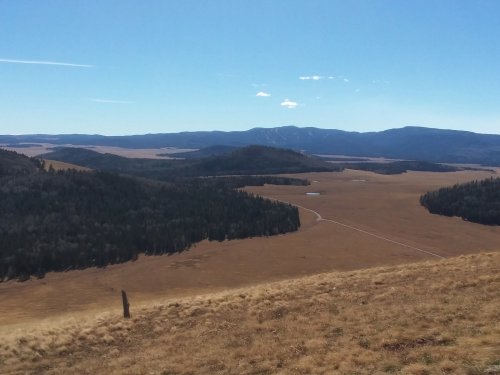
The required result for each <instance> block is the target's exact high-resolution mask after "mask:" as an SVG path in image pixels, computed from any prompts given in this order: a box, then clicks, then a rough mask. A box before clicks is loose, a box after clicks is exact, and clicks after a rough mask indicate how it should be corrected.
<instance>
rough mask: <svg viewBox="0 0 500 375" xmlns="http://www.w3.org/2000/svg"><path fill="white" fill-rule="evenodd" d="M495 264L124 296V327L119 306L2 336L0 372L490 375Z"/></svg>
mask: <svg viewBox="0 0 500 375" xmlns="http://www.w3.org/2000/svg"><path fill="white" fill-rule="evenodd" d="M499 266H500V253H490V254H479V255H472V256H461V257H458V258H450V259H446V260H441V261H433V262H421V263H413V264H407V265H402V266H393V267H384V268H373V269H366V270H360V271H350V272H340V273H339V272H336V273H325V274H319V275H317V276H310V277H306V278H300V279H291V280H287V281H282V282H276V283H270V284H262V285H258V286H254V287H248V288H244V289H237V290H230V291H226V292H221V293H212V294H207V295H201V296H197V297H189V298H177V299H170V300H164V301H151V302H150V303H148V304H145V305H142V306H136V305H134V295H131V296H130V298H131V306H132V319H130V320H124V319H122V318H121V317H120V310H119V309H118V308H117V309H116V310H113V311H109V312H107V313H100V314H97V315H93V314H87V315H85V316H83V315H80V316H76V317H75V318H74V319H71V318H66V319H57V320H50V319H49V320H46V321H44V323H43V324H40V323H34V324H33V325H25V326H23V327H18V328H16V329H13V328H12V327H9V326H5V327H2V328H0V333H2V337H3V340H2V342H1V343H0V354H1V358H2V363H1V364H0V366H2V369H3V373H4V374H25V373H41V372H43V373H48V374H54V375H55V374H68V373H78V374H138V373H144V374H145V373H148V374H172V375H174V374H179V375H180V374H182V375H187V374H242V375H245V374H247V375H249V374H313V375H314V374H341V375H347V374H359V375H365V374H408V375H422V374H429V375H431V374H454V375H473V374H478V375H479V374H484V375H486V374H489V375H493V374H498V373H499V371H500V348H499V347H498V342H499V341H500V329H499V326H498V322H499V319H500V315H499V310H498V305H499V303H500V294H499V290H500V277H499ZM116 297H117V304H118V303H119V293H118V291H117V293H116ZM117 307H118V305H117ZM35 324H36V325H35Z"/></svg>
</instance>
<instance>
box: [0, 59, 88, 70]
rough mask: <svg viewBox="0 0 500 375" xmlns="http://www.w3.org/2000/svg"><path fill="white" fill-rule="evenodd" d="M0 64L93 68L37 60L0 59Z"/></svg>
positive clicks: (83, 65) (85, 65)
mask: <svg viewBox="0 0 500 375" xmlns="http://www.w3.org/2000/svg"><path fill="white" fill-rule="evenodd" d="M0 63H4V64H34V65H56V66H69V67H74V68H94V67H95V66H94V65H88V64H73V63H66V62H60V61H39V60H13V59H0Z"/></svg>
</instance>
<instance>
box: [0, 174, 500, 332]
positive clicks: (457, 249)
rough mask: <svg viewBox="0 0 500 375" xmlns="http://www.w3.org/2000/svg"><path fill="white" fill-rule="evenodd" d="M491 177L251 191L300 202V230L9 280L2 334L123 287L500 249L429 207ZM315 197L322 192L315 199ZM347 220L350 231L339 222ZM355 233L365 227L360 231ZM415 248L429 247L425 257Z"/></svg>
mask: <svg viewBox="0 0 500 375" xmlns="http://www.w3.org/2000/svg"><path fill="white" fill-rule="evenodd" d="M490 175H492V173H489V172H484V171H464V172H456V173H426V172H410V173H406V174H403V175H393V176H384V175H377V174H374V173H370V172H362V171H350V170H348V171H344V172H341V173H308V174H299V175H295V177H299V178H307V179H309V180H310V181H312V184H311V185H310V186H274V185H266V186H263V187H252V188H247V190H248V191H251V192H253V193H255V194H259V195H263V196H267V197H271V198H274V199H279V200H282V201H287V202H291V203H293V204H296V205H300V206H302V207H305V208H307V209H311V210H314V211H316V212H318V213H319V214H320V215H321V216H322V217H323V219H325V220H323V221H317V220H316V219H317V217H316V215H315V214H313V213H312V212H311V211H308V210H305V209H301V210H300V215H301V222H302V227H301V228H300V229H299V231H297V232H295V233H290V234H287V235H281V236H273V237H268V238H250V239H245V240H234V241H225V242H221V243H219V242H208V241H204V242H202V243H199V244H197V245H196V246H195V247H193V248H192V249H190V250H189V251H185V252H183V253H180V254H175V255H171V256H166V255H165V256H152V257H146V256H142V257H140V258H139V260H137V261H136V262H128V263H124V264H117V265H113V266H108V267H106V268H101V269H96V268H90V269H86V270H82V271H69V272H64V273H49V274H47V276H46V277H45V278H43V279H39V280H38V279H32V280H29V281H26V282H22V283H20V282H16V281H9V282H4V283H0V300H1V306H2V307H1V311H2V313H1V314H0V327H5V328H10V329H12V328H13V327H16V326H22V325H24V324H28V323H32V322H41V321H44V320H49V321H50V320H52V319H55V318H58V317H63V316H64V317H68V316H73V317H75V318H78V317H79V316H81V315H83V316H86V315H87V314H88V313H89V312H93V313H95V312H100V311H108V310H110V309H113V308H117V307H120V304H121V299H120V298H121V297H120V290H121V289H125V290H126V291H127V293H128V294H129V296H130V298H131V301H132V303H133V304H134V305H135V306H137V305H140V304H143V303H145V304H149V303H150V301H151V300H154V299H158V298H178V297H186V296H193V295H198V294H205V293H212V292H218V291H224V290H227V289H230V288H239V287H246V286H251V285H255V284H261V283H266V282H271V281H279V280H285V279H291V278H297V277H301V276H306V275H313V274H317V273H320V272H331V271H334V270H335V271H347V270H356V269H363V268H367V267H376V266H391V265H396V264H402V263H409V262H416V261H425V260H430V259H438V258H436V256H433V255H432V254H429V253H433V254H437V255H439V256H443V257H445V258H447V257H452V256H457V255H462V254H471V253H478V252H487V251H498V250H500V227H498V226H497V227H493V226H485V225H480V224H474V223H470V222H466V221H463V220H461V219H459V218H450V217H443V216H439V215H431V214H429V213H428V212H427V210H426V209H425V208H423V207H421V206H420V204H419V197H420V195H421V194H423V193H425V192H426V191H428V190H433V189H436V188H439V187H442V186H447V185H453V184H455V183H457V182H463V181H470V180H473V179H482V178H486V177H488V176H490ZM307 192H319V193H320V195H318V196H307V195H306V193H307ZM338 223H341V224H343V225H340V224H338ZM353 228H356V230H355V229H353ZM416 249H420V250H423V251H424V252H422V251H419V250H416Z"/></svg>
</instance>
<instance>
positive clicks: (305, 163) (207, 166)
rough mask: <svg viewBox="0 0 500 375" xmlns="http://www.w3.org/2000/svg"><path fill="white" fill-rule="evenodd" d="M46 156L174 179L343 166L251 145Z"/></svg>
mask: <svg viewBox="0 0 500 375" xmlns="http://www.w3.org/2000/svg"><path fill="white" fill-rule="evenodd" d="M40 157H43V158H45V159H50V160H58V161H63V162H67V163H72V164H77V165H81V166H84V167H88V168H92V169H99V170H102V171H109V172H118V173H125V174H131V175H135V176H141V177H148V178H155V179H160V180H171V179H173V178H178V177H195V176H222V175H250V174H277V173H300V172H326V171H337V170H341V168H339V167H337V166H335V165H333V164H331V163H328V162H326V161H324V160H321V159H319V158H316V157H311V156H307V155H303V154H301V153H299V152H295V151H292V150H285V149H279V148H275V147H266V146H248V147H243V148H240V149H236V150H234V151H232V152H230V153H228V154H224V155H219V156H211V157H207V158H202V159H192V160H162V159H131V158H125V157H121V156H116V155H111V154H100V153H97V152H95V151H91V150H86V149H79V148H62V149H59V150H56V151H54V152H51V153H48V154H43V155H40Z"/></svg>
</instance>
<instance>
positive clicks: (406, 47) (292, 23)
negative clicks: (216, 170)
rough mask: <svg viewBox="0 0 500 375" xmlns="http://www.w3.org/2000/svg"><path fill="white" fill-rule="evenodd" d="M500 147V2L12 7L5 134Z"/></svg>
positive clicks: (4, 12) (63, 1)
mask: <svg viewBox="0 0 500 375" xmlns="http://www.w3.org/2000/svg"><path fill="white" fill-rule="evenodd" d="M282 125H297V126H316V127H321V128H335V129H343V130H352V131H372V130H383V129H388V128H395V127H402V126H406V125H419V126H428V127H437V128H450V129H464V130H471V131H477V132H482V133H497V134H500V1H496V0H468V1H465V0H432V1H425V0H412V1H406V0H371V1H368V0H338V1H337V0H245V1H243V0H196V1H194V0H164V1H154V0H148V1H142V0H135V1H131V0H115V1H112V0H74V1H69V0H58V1H55V0H43V1H40V0H30V1H26V0H0V134H25V133H51V134H54V133H92V134H94V133H99V134H143V133H161V132H178V131H193V130H246V129H249V128H252V127H274V126H282Z"/></svg>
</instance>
